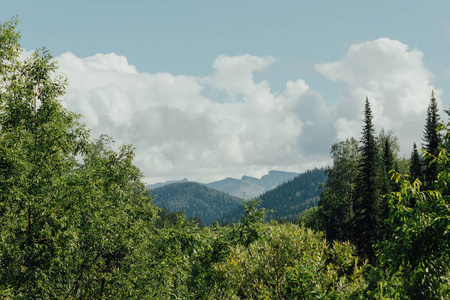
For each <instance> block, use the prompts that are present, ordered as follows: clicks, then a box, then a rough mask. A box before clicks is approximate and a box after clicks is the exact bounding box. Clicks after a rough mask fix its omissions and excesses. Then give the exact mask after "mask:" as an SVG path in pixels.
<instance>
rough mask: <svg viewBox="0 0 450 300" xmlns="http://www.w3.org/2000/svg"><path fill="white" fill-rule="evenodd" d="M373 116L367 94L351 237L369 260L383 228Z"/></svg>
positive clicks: (372, 257)
mask: <svg viewBox="0 0 450 300" xmlns="http://www.w3.org/2000/svg"><path fill="white" fill-rule="evenodd" d="M372 118H373V116H372V110H371V108H370V104H369V99H368V98H367V97H366V103H365V111H364V125H363V131H362V139H361V147H360V155H361V157H360V162H359V176H358V180H357V183H356V191H357V197H356V201H355V205H354V221H353V232H352V234H351V238H352V241H353V242H354V243H355V244H356V246H357V247H358V250H359V252H360V254H361V255H363V256H365V257H367V258H368V259H369V260H370V261H373V260H374V258H375V253H374V250H373V248H372V245H373V244H375V243H376V242H377V240H378V236H379V231H380V228H379V226H378V219H379V217H378V216H379V208H378V207H379V204H378V202H379V187H380V184H379V170H380V168H379V159H378V147H377V143H376V140H375V128H374V125H373V124H372Z"/></svg>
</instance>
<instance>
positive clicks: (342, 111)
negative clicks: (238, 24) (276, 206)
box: [56, 39, 441, 183]
mask: <svg viewBox="0 0 450 300" xmlns="http://www.w3.org/2000/svg"><path fill="white" fill-rule="evenodd" d="M56 59H57V60H58V62H59V65H60V71H61V73H62V74H63V75H65V76H67V78H68V80H69V86H68V89H67V94H66V96H65V98H64V103H65V105H67V106H68V107H69V108H70V109H71V110H73V111H75V112H77V113H81V114H82V115H83V116H84V117H83V121H84V122H86V123H87V126H88V127H89V128H91V129H92V132H93V136H94V137H97V136H99V135H100V134H102V133H106V134H108V135H110V136H112V137H113V138H114V139H115V140H116V141H117V143H118V144H121V143H131V144H133V145H134V146H135V147H136V160H135V163H136V164H137V165H138V166H139V167H140V168H141V170H142V171H143V173H144V175H145V176H146V177H147V182H151V183H155V182H157V181H165V180H173V179H182V178H185V177H187V178H189V179H190V180H197V181H200V182H210V181H213V180H218V179H222V178H224V177H228V176H232V177H240V176H242V175H244V174H246V175H252V176H260V175H263V174H265V173H266V172H268V171H269V170H272V169H278V170H286V171H297V172H298V171H304V170H307V169H310V168H314V167H319V166H324V165H326V164H328V163H329V162H330V157H329V150H330V147H331V144H332V143H333V142H336V141H337V140H343V139H345V138H347V137H350V136H353V137H356V138H359V137H360V132H361V125H362V117H363V107H364V100H365V97H366V96H368V97H369V99H370V101H371V106H372V110H373V114H374V123H375V124H376V125H377V128H378V129H380V128H385V129H391V130H393V131H394V132H395V133H396V135H397V136H398V137H399V139H400V142H401V145H403V147H406V148H407V149H403V151H404V152H405V153H409V151H410V148H409V147H410V146H412V143H413V141H416V142H420V138H421V133H422V130H423V123H424V122H425V113H426V108H427V106H428V103H429V98H430V93H431V90H432V89H434V86H433V84H432V80H433V77H432V74H431V73H430V72H429V71H428V70H427V69H426V67H425V66H424V63H423V53H422V52H420V51H419V50H417V49H409V48H408V46H407V45H405V44H403V43H401V42H399V41H394V40H390V39H378V40H374V41H368V42H364V43H359V44H354V45H352V46H351V47H350V48H349V49H348V52H347V54H346V55H345V56H344V57H343V58H342V60H339V61H336V62H330V63H323V64H319V65H316V66H315V69H316V70H317V71H318V72H319V73H321V74H323V75H324V76H325V77H326V78H328V79H330V80H333V81H340V82H342V83H343V88H342V90H341V91H340V96H339V100H338V101H337V103H334V104H328V105H327V102H326V101H325V100H324V99H323V98H322V96H321V94H320V93H319V91H315V90H312V89H311V88H310V87H309V86H308V84H307V83H306V82H305V81H304V80H302V79H297V80H293V81H288V82H287V83H286V87H285V89H284V91H283V92H281V93H278V94H277V93H274V92H273V91H272V90H271V87H270V83H269V82H267V81H265V80H262V81H259V82H256V81H255V79H254V74H255V72H262V71H264V70H266V69H267V68H270V65H271V64H273V63H275V62H276V60H275V58H273V57H270V56H263V57H257V56H252V55H248V54H246V55H240V56H226V55H219V56H217V58H216V60H215V61H214V62H212V69H211V75H210V76H206V77H196V76H186V75H179V76H175V75H172V74H169V73H157V74H149V73H140V72H138V71H137V69H136V67H135V66H133V65H130V64H129V63H128V61H127V59H126V57H123V56H119V55H116V54H97V55H95V56H92V57H87V58H79V57H76V56H75V55H74V54H72V53H65V54H63V55H61V56H59V57H57V58H56ZM435 91H436V95H437V97H438V98H439V96H440V94H441V91H440V90H436V89H435ZM328 102H329V101H328ZM405 145H406V146H405Z"/></svg>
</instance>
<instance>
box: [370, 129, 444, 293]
mask: <svg viewBox="0 0 450 300" xmlns="http://www.w3.org/2000/svg"><path fill="white" fill-rule="evenodd" d="M441 128H442V127H441ZM444 129H445V133H446V134H445V136H444V139H445V140H444V144H447V143H448V141H450V133H449V130H448V127H446V128H444ZM429 155H431V154H429ZM449 157H450V153H449V152H448V149H446V148H441V150H440V152H439V154H438V155H437V156H436V159H434V160H431V163H432V164H436V168H437V169H438V170H441V171H440V173H439V174H438V175H437V182H436V183H435V187H436V190H425V191H422V189H421V188H422V183H421V182H420V181H419V180H418V179H416V180H415V181H414V182H412V183H411V182H410V181H409V180H407V179H406V178H404V177H403V176H401V175H399V174H397V175H396V181H397V182H399V183H401V189H400V191H399V192H395V193H392V195H391V197H390V207H391V211H392V214H391V216H390V218H389V220H388V221H389V224H390V225H391V227H392V229H393V237H392V238H391V239H390V240H389V241H385V242H384V243H382V244H381V245H380V252H379V260H380V263H381V264H382V265H383V266H384V267H385V268H387V270H388V271H389V272H388V274H389V277H388V279H387V281H388V282H389V281H392V282H396V286H395V290H397V291H398V292H400V294H404V295H408V297H410V298H412V299H419V298H420V299H446V297H447V296H448V295H449V293H450V264H449V261H450V251H449V249H450V198H449V194H448V187H447V186H448V184H449V183H450V174H449V171H448V170H449V167H450V163H449V161H450V160H449Z"/></svg>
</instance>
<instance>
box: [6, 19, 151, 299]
mask: <svg viewBox="0 0 450 300" xmlns="http://www.w3.org/2000/svg"><path fill="white" fill-rule="evenodd" d="M16 25H17V21H15V20H13V21H10V22H7V23H5V24H2V26H1V28H0V42H1V43H0V49H1V50H0V53H1V56H2V57H1V68H0V69H1V71H2V73H1V74H0V76H1V79H2V81H1V84H2V87H1V89H0V222H1V227H0V270H1V272H0V282H1V284H0V291H1V292H0V294H1V295H2V296H5V297H6V296H8V297H11V298H26V299H37V298H45V299H47V298H69V297H72V298H102V297H105V298H123V297H128V296H130V295H131V294H132V293H134V290H133V285H134V281H135V280H136V274H134V273H133V271H132V270H131V266H133V265H134V264H135V262H136V261H137V260H138V259H139V258H138V255H137V254H138V253H139V251H138V250H139V247H140V246H141V244H142V242H143V240H144V238H146V235H147V234H148V232H149V231H150V228H151V225H152V223H153V215H154V208H153V205H152V203H151V199H150V198H149V197H148V196H147V195H146V191H145V187H144V185H143V184H142V183H141V181H140V178H141V176H142V175H141V173H140V171H139V170H138V169H137V168H136V167H135V166H133V164H132V160H133V157H134V153H133V148H132V147H131V146H128V145H125V146H123V147H121V149H120V151H118V152H115V151H112V150H110V148H109V147H108V139H107V138H105V137H102V138H101V139H100V140H98V141H95V142H91V141H90V140H89V132H88V131H87V130H86V129H85V128H84V126H83V125H82V124H80V123H79V122H78V118H79V116H78V115H75V114H73V113H71V112H70V111H68V110H67V109H64V108H63V107H62V105H61V103H60V100H59V99H60V97H61V96H62V95H63V94H64V90H65V80H64V79H63V78H61V77H59V76H57V75H56V69H57V66H56V63H55V62H54V61H52V60H51V55H50V54H49V52H48V51H47V50H45V49H43V50H40V51H38V52H35V53H33V54H32V55H31V57H30V58H29V59H27V60H25V61H21V60H20V59H19V54H20V46H19V44H18V34H17V33H16V31H15V26H16ZM6 48H8V49H6ZM134 272H136V271H135V270H134ZM136 273H137V272H136Z"/></svg>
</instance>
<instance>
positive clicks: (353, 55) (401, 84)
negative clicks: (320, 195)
mask: <svg viewBox="0 0 450 300" xmlns="http://www.w3.org/2000/svg"><path fill="white" fill-rule="evenodd" d="M423 56H424V54H423V53H422V52H421V51H419V50H417V49H409V47H408V45H406V44H403V43H401V42H399V41H396V40H391V39H387V38H381V39H378V40H374V41H368V42H363V43H359V44H354V45H352V46H350V48H349V49H348V51H347V54H346V56H345V57H344V58H343V59H342V60H340V61H337V62H331V63H323V64H318V65H316V66H315V69H316V70H317V71H318V72H319V73H321V74H323V75H324V76H326V77H327V78H328V79H330V80H334V81H341V82H344V83H345V87H344V88H343V89H342V90H341V95H340V99H339V102H338V103H337V116H338V117H337V120H336V121H335V124H334V127H335V129H336V136H337V138H338V139H340V140H342V139H345V138H347V137H350V136H357V137H359V136H360V124H361V120H362V118H363V107H364V100H365V97H366V96H368V98H369V100H370V102H371V108H372V112H373V115H374V123H375V125H376V127H377V128H378V129H380V128H385V129H390V130H392V131H393V132H394V133H395V134H396V135H397V136H398V137H399V139H400V142H401V145H402V146H403V148H404V149H403V151H404V152H405V153H409V152H410V149H412V143H413V142H414V141H415V142H417V143H420V139H421V137H422V135H421V133H422V131H423V126H424V122H425V116H426V109H427V107H428V104H429V101H430V100H429V99H430V96H431V91H432V90H433V89H434V90H435V94H436V96H437V97H438V98H439V96H440V94H441V90H439V89H438V90H436V88H435V87H434V85H433V84H432V82H433V75H432V74H431V72H430V71H429V70H428V69H427V68H426V67H425V65H424V62H423ZM439 101H440V100H439ZM440 102H441V101H440ZM440 105H441V107H442V103H440ZM405 148H406V149H405Z"/></svg>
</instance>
